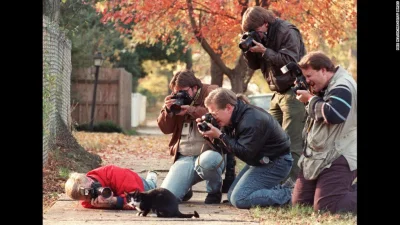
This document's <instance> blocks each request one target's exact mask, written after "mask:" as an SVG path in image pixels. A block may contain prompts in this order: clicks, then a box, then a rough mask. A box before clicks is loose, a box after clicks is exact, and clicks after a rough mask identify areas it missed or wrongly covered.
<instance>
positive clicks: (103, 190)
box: [97, 187, 112, 198]
mask: <svg viewBox="0 0 400 225" xmlns="http://www.w3.org/2000/svg"><path fill="white" fill-rule="evenodd" d="M97 192H98V195H101V196H103V198H109V197H111V195H112V191H111V189H110V188H108V187H100V188H98V189H97Z"/></svg>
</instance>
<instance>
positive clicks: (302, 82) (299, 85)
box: [281, 62, 309, 94]
mask: <svg viewBox="0 0 400 225" xmlns="http://www.w3.org/2000/svg"><path fill="white" fill-rule="evenodd" d="M281 71H282V73H283V74H285V73H287V72H289V71H290V72H292V73H294V75H295V76H296V85H295V86H293V87H292V90H293V92H294V93H295V94H296V92H297V90H308V89H309V87H308V84H307V81H306V78H305V77H304V75H303V73H302V72H301V69H300V67H299V66H298V65H297V64H296V63H294V62H290V63H288V64H286V65H285V66H283V67H282V68H281Z"/></svg>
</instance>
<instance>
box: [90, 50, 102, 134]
mask: <svg viewBox="0 0 400 225" xmlns="http://www.w3.org/2000/svg"><path fill="white" fill-rule="evenodd" d="M93 59H94V66H95V67H96V73H95V79H94V90H93V100H92V112H91V114H90V130H91V131H93V121H94V108H95V106H96V91H97V81H98V79H99V68H100V66H101V64H103V55H102V54H101V52H96V54H95V55H94V57H93Z"/></svg>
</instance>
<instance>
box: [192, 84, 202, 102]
mask: <svg viewBox="0 0 400 225" xmlns="http://www.w3.org/2000/svg"><path fill="white" fill-rule="evenodd" d="M200 92H201V88H199V89H198V90H197V92H196V95H195V96H194V98H193V101H192V102H191V103H190V106H193V105H194V102H195V101H196V100H197V99H198V98H199V96H200Z"/></svg>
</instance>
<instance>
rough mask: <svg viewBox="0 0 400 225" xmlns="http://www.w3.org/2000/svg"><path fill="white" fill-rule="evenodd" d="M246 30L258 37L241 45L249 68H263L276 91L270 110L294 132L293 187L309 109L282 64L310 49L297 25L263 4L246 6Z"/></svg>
mask: <svg viewBox="0 0 400 225" xmlns="http://www.w3.org/2000/svg"><path fill="white" fill-rule="evenodd" d="M242 30H243V31H244V32H249V33H248V34H251V35H249V37H250V38H251V39H254V40H253V41H252V43H247V42H246V39H243V37H242V40H241V41H240V43H241V44H240V45H239V47H240V48H241V49H242V50H243V52H244V58H245V61H246V62H247V65H248V67H249V68H251V69H253V70H257V69H261V72H262V73H263V75H264V78H265V79H266V81H267V83H268V85H269V89H270V90H271V91H273V92H274V94H273V96H272V99H271V102H270V109H269V113H270V114H271V115H272V116H273V117H275V118H276V119H277V120H278V122H279V123H280V124H281V126H282V127H283V129H284V130H285V131H286V132H287V133H288V134H289V136H290V141H291V146H290V149H291V151H292V156H293V158H294V164H293V167H292V170H291V172H290V176H289V177H288V179H287V181H286V184H285V185H287V186H288V187H293V184H294V182H295V180H296V178H297V174H298V172H299V167H298V166H297V161H298V159H299V157H300V155H301V152H302V144H303V140H302V137H301V132H302V130H303V127H304V117H305V110H304V105H303V104H302V103H301V102H299V101H297V100H296V95H295V93H294V92H293V91H292V90H291V87H292V86H293V83H294V80H295V76H294V75H293V74H291V73H287V74H283V73H282V72H281V70H280V68H281V67H283V66H285V65H286V64H288V63H289V62H298V61H299V60H300V59H301V57H302V56H303V55H304V54H305V53H306V49H305V47H304V44H303V40H302V37H301V34H300V31H299V30H298V29H297V28H296V26H294V25H293V24H291V23H289V22H287V21H285V20H281V19H279V18H276V17H275V15H274V14H273V13H272V12H271V11H270V10H267V9H265V8H263V7H260V6H254V7H250V8H248V9H247V10H246V12H245V13H244V14H243V18H242ZM251 39H250V40H251ZM242 43H244V45H242Z"/></svg>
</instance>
